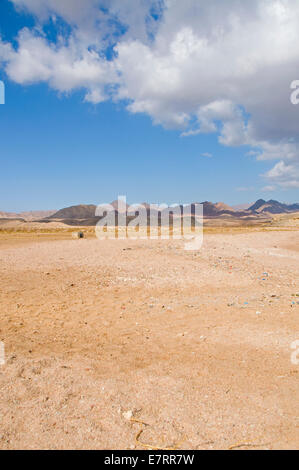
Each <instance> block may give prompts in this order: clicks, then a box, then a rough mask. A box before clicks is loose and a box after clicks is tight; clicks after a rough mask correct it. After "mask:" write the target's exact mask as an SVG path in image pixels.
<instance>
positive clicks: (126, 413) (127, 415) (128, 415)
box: [123, 410, 133, 421]
mask: <svg viewBox="0 0 299 470" xmlns="http://www.w3.org/2000/svg"><path fill="white" fill-rule="evenodd" d="M132 416H133V411H132V410H128V411H124V412H123V417H124V418H125V419H126V420H127V421H130V419H131V418H132Z"/></svg>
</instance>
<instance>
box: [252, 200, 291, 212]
mask: <svg viewBox="0 0 299 470" xmlns="http://www.w3.org/2000/svg"><path fill="white" fill-rule="evenodd" d="M248 210H249V211H252V212H255V213H258V214H261V213H267V212H268V213H269V214H285V213H288V212H299V204H283V203H282V202H278V201H274V200H273V199H270V201H265V200H264V199H259V200H258V201H256V202H255V203H254V204H253V205H252V206H250V207H249V209H248Z"/></svg>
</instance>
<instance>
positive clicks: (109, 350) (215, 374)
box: [0, 218, 299, 450]
mask: <svg viewBox="0 0 299 470" xmlns="http://www.w3.org/2000/svg"><path fill="white" fill-rule="evenodd" d="M80 229H81V230H83V231H85V238H84V239H81V240H75V239H72V237H71V231H73V230H74V228H72V229H69V230H62V229H59V228H57V229H52V231H51V229H50V228H49V229H48V232H47V231H39V230H38V228H35V229H34V230H32V231H29V230H28V231H26V230H25V229H22V230H19V231H17V230H16V231H14V230H2V231H0V341H2V342H3V344H4V347H5V364H3V365H1V366H0V423H1V424H0V448H1V449H131V450H133V449H136V450H138V449H291V448H295V449H298V448H299V364H297V363H296V361H294V358H295V359H296V357H298V359H299V353H298V355H297V356H296V351H294V349H292V347H291V346H292V344H294V342H295V341H297V340H299V282H298V281H299V224H298V218H297V219H293V220H292V223H287V222H286V221H283V223H277V224H276V225H275V224H274V226H273V225H272V226H269V227H264V226H263V227H254V226H253V227H248V228H246V227H244V226H242V227H239V228H238V227H235V228H231V227H223V228H219V227H218V228H214V229H210V230H206V231H205V234H204V242H203V246H202V248H201V250H199V251H194V252H192V251H185V250H184V241H183V240H137V241H134V240H130V239H128V240H102V241H100V240H97V239H96V238H95V236H94V233H93V230H92V229H90V228H89V229H87V228H86V229H84V228H82V227H81V228H80ZM297 348H299V346H297ZM292 358H293V360H292Z"/></svg>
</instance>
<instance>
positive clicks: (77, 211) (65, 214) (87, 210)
mask: <svg viewBox="0 0 299 470" xmlns="http://www.w3.org/2000/svg"><path fill="white" fill-rule="evenodd" d="M96 208H97V206H95V205H94V204H87V205H86V204H80V205H79V206H71V207H66V208H65V209H61V210H60V211H58V212H55V213H54V214H53V215H51V216H50V217H48V219H92V218H93V217H95V211H96Z"/></svg>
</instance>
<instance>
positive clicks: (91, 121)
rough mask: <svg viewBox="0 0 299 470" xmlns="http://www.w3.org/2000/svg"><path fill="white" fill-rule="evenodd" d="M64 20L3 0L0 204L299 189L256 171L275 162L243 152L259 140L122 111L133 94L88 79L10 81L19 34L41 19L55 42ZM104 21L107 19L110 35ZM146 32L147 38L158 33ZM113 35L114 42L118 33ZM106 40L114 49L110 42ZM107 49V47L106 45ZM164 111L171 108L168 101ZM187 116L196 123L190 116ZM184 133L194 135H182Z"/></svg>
mask: <svg viewBox="0 0 299 470" xmlns="http://www.w3.org/2000/svg"><path fill="white" fill-rule="evenodd" d="M44 1H45V0H44ZM16 3H17V2H16ZM20 3H22V2H20ZM29 3H30V2H29ZM54 3H55V2H54ZM58 14H60V12H58V13H57V15H58ZM67 20H68V17H67V16H66V18H64V19H63V22H64V21H65V23H66V24H67ZM119 21H120V22H121V20H119ZM63 22H62V20H61V22H60V23H59V22H58V21H57V20H56V23H54V26H53V23H52V22H50V21H49V20H48V19H45V18H44V16H43V14H41V17H38V15H37V13H36V11H31V10H30V9H27V10H26V11H24V10H22V11H18V12H17V11H16V10H15V7H14V5H13V3H12V2H11V1H8V0H2V1H1V2H0V35H1V40H2V44H6V45H7V44H9V45H10V47H11V51H13V52H10V54H11V55H10V56H9V58H8V59H7V57H6V58H5V60H3V62H2V66H1V61H0V79H2V80H3V81H4V83H5V86H6V102H5V105H1V106H0V123H1V128H0V136H1V147H0V158H1V170H2V171H1V185H0V210H4V211H23V210H39V209H45V210H46V209H59V208H61V207H66V206H69V205H73V204H80V203H95V204H99V203H103V202H109V201H111V200H113V199H116V198H117V196H118V195H120V194H125V195H126V196H127V199H128V201H129V202H132V203H133V202H142V201H149V202H160V203H162V202H166V203H175V202H185V203H188V202H191V201H204V200H211V201H214V202H216V201H225V202H226V203H229V204H237V203H246V202H252V201H254V200H256V199H257V198H260V197H263V198H265V199H269V198H274V199H278V200H282V201H290V202H297V201H298V200H299V198H298V187H297V186H295V185H293V184H292V185H290V187H288V185H286V184H285V180H283V182H282V185H280V181H274V182H272V181H271V180H270V179H269V177H268V178H267V177H265V176H262V175H265V174H267V172H269V171H271V169H273V165H275V164H277V163H276V161H273V159H271V158H269V159H263V158H262V159H257V158H256V156H255V155H248V152H249V151H250V150H251V151H252V149H254V151H255V152H256V148H259V147H260V146H259V145H251V144H250V142H248V141H243V142H240V144H239V145H235V144H233V145H228V144H227V142H225V143H224V144H223V143H221V142H223V139H221V136H220V141H221V142H219V134H220V131H218V132H211V131H210V132H201V131H199V130H198V128H197V127H196V128H194V127H191V124H190V126H189V128H187V129H186V128H184V129H183V128H182V127H181V126H180V125H179V126H178V125H174V124H173V123H172V122H170V121H169V119H172V116H171V118H169V116H170V113H168V114H167V116H166V117H165V113H164V109H165V108H163V109H162V108H161V110H160V109H159V110H158V111H156V110H155V111H154V112H151V111H150V112H149V111H148V109H147V108H145V109H141V111H140V112H139V111H138V112H137V111H136V109H134V108H133V109H132V108H130V109H128V103H132V102H133V103H138V100H137V98H136V97H134V96H129V97H126V99H116V98H115V96H112V97H111V96H109V98H108V99H103V100H102V99H101V102H97V99H94V98H93V99H91V100H88V101H87V100H86V89H87V90H88V86H91V85H90V84H88V85H86V86H85V84H84V83H82V84H81V83H79V84H78V85H77V84H76V86H73V85H71V86H69V85H67V87H69V88H68V89H67V90H66V85H65V84H64V83H63V85H62V84H61V83H60V82H59V83H58V84H57V80H56V79H55V77H54V78H53V77H52V78H49V79H48V78H47V79H44V78H43V77H41V78H40V79H39V78H38V79H37V78H36V77H34V79H32V78H31V79H28V78H27V77H28V72H27V71H26V74H27V75H26V76H25V75H24V78H22V77H21V78H19V76H18V77H17V78H16V73H15V68H16V67H17V70H18V73H19V70H20V66H19V64H17V65H16V60H19V56H18V57H16V54H17V53H18V51H20V48H21V44H20V40H19V39H18V34H19V32H20V31H21V30H22V29H23V28H24V27H28V28H29V31H30V34H33V35H34V37H36V36H37V35H39V34H40V32H37V30H36V27H37V25H41V26H40V27H41V28H42V30H43V40H44V41H46V42H47V43H49V44H52V46H53V45H56V46H57V44H56V32H55V27H56V26H55V25H57V29H59V31H61V24H63ZM109 24H111V23H108V26H107V25H106V27H107V31H108V34H109ZM72 27H73V23H72ZM80 27H81V25H79V27H78V29H80ZM134 27H135V23H134ZM82 28H83V27H82ZM62 29H64V30H66V28H62ZM82 31H83V29H82ZM122 31H125V28H123V30H122ZM153 31H154V32H153ZM153 31H151V35H152V36H153V35H154V34H157V33H156V32H155V30H153ZM66 34H72V33H69V32H68V33H66ZM106 34H107V33H106ZM134 34H137V33H134ZM138 34H141V33H138ZM126 40H127V39H126ZM143 40H144V39H143ZM151 40H152V39H151ZM84 41H85V39H84ZM114 41H117V39H115V36H114ZM124 41H125V39H124ZM130 44H131V43H130ZM146 44H147V47H153V46H152V45H151V44H150V45H149V46H148V43H146ZM81 46H82V45H81ZM81 46H80V47H81ZM57 47H58V46H57ZM109 47H110V50H113V48H114V43H113V42H111V44H110V45H109ZM109 47H108V48H107V44H105V51H106V52H107V50H109ZM121 47H124V45H122V46H121ZM132 47H133V46H132ZM134 47H135V46H134ZM98 50H99V48H98V49H97V51H98ZM124 52H126V51H124ZM12 54H15V55H12ZM120 54H121V52H120ZM0 55H1V49H0ZM109 60H110V58H109ZM138 60H139V59H137V58H136V66H138V63H139V62H138ZM9 61H10V62H9ZM21 65H22V64H21ZM25 65H26V64H25ZM23 67H24V66H23ZM21 75H22V72H21ZM124 75H125V73H124ZM294 78H296V77H294ZM54 79H55V80H56V81H55V84H54V85H53V81H54ZM111 81H112V79H111ZM198 86H199V87H200V86H201V85H200V82H199V83H198ZM92 87H94V84H92ZM104 88H105V89H106V88H107V83H106V82H105V87H104ZM104 88H103V89H104ZM128 88H129V86H128ZM94 90H95V88H92V91H93V92H94ZM98 90H99V89H98V88H96V94H93V95H92V96H93V97H94V96H97V94H98ZM102 92H103V91H102V90H101V92H100V93H102ZM166 93H167V92H165V95H166ZM162 99H164V97H163V96H162ZM167 99H168V98H167ZM174 101H175V100H174ZM143 102H144V101H142V103H143ZM148 102H149V101H148ZM167 103H168V101H167ZM238 104H240V105H241V104H242V103H238ZM138 106H139V105H138ZM180 106H181V105H180ZM170 108H171V111H170V112H172V109H174V108H173V105H171V106H170ZM138 109H139V108H138ZM151 109H152V108H151ZM186 109H187V105H186ZM175 112H176V110H175V111H173V113H175ZM159 113H160V114H159ZM200 113H201V112H200ZM200 113H198V115H199V114H200ZM298 113H299V110H298ZM200 115H202V114H200ZM160 116H162V117H160ZM298 118H299V114H298ZM217 119H218V117H217ZM224 119H225V118H224ZM198 120H200V118H198ZM191 121H192V126H193V122H194V118H192V119H190V123H191ZM215 121H216V117H215ZM202 122H203V121H201V125H203V124H202ZM229 123H231V120H229ZM221 125H222V123H221ZM199 129H200V127H199ZM182 131H185V132H187V133H188V132H189V133H191V134H194V135H190V136H188V137H183V136H182ZM290 137H292V138H293V136H291V135H290ZM263 139H264V137H263ZM269 142H272V141H271V140H269ZM207 154H209V155H207ZM277 161H280V160H279V158H278V160H277ZM281 161H283V156H282V160H281ZM287 165H288V163H287ZM274 168H275V167H274ZM276 173H277V171H276ZM273 178H274V180H275V178H276V174H274V177H273ZM265 186H271V187H272V189H271V191H269V190H268V191H265V189H264V187H265Z"/></svg>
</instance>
